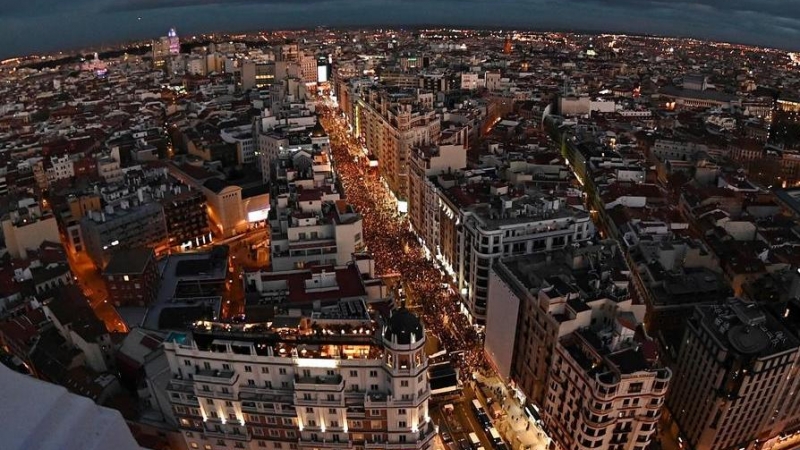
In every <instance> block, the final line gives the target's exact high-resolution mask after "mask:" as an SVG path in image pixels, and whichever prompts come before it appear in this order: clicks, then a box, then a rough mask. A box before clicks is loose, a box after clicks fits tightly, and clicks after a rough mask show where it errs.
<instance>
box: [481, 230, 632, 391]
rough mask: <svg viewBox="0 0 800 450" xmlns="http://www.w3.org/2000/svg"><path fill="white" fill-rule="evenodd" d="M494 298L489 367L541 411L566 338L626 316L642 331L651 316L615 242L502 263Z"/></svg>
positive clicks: (492, 283) (495, 271)
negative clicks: (638, 300) (632, 287)
mask: <svg viewBox="0 0 800 450" xmlns="http://www.w3.org/2000/svg"><path fill="white" fill-rule="evenodd" d="M489 295H490V296H491V298H492V304H491V305H490V308H489V311H488V312H489V314H488V317H487V324H486V341H485V352H486V356H487V359H488V361H489V362H490V364H492V365H493V366H494V367H495V369H496V370H497V372H498V374H499V375H500V376H501V377H502V378H504V379H505V380H506V381H508V382H513V383H514V384H515V385H516V386H517V388H518V390H519V391H520V392H521V393H522V394H523V395H524V396H525V397H527V398H529V399H531V400H532V401H534V402H535V403H538V404H542V403H543V402H544V398H545V396H546V388H547V383H548V378H547V377H548V371H549V366H550V364H549V362H548V361H549V360H550V358H552V355H553V354H554V353H555V348H556V346H557V344H558V340H559V339H560V338H562V337H564V336H566V335H568V334H570V333H572V332H573V331H576V330H578V329H580V328H584V327H589V326H591V325H595V324H597V323H598V322H600V323H606V324H609V323H612V322H613V320H614V316H615V315H621V314H623V313H624V314H625V315H628V314H632V315H633V318H631V320H632V321H634V322H635V323H640V322H641V321H642V320H643V319H644V316H645V309H646V308H645V306H644V305H637V304H634V303H633V300H632V299H631V296H630V291H629V270H628V268H627V265H626V264H625V259H624V256H623V255H622V252H621V251H620V249H619V247H618V245H617V243H616V241H612V240H608V241H601V242H599V243H597V244H590V243H583V244H577V245H570V246H568V247H566V248H564V249H560V250H556V251H551V252H540V253H534V254H529V255H519V256H514V257H507V258H502V259H500V260H499V261H498V262H497V263H496V264H495V265H494V266H493V268H492V271H491V273H490V280H489ZM629 318H630V317H629Z"/></svg>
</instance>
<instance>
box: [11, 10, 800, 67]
mask: <svg viewBox="0 0 800 450" xmlns="http://www.w3.org/2000/svg"><path fill="white" fill-rule="evenodd" d="M1 3H2V7H0V58H5V57H10V56H21V55H25V54H29V53H32V52H45V51H53V50H66V49H70V48H75V47H80V46H87V45H94V44H102V43H114V42H120V41H125V40H130V39H139V38H153V37H156V36H160V35H164V34H165V33H166V31H167V30H168V29H169V28H170V27H172V26H175V27H176V28H177V29H178V33H179V34H182V35H187V34H188V35H191V34H192V33H198V32H212V31H252V30H258V29H275V28H298V27H310V26H316V25H327V26H353V25H364V26H371V25H432V24H440V25H445V26H450V25H454V26H465V27H466V26H473V27H480V26H486V27H518V28H531V29H541V30H593V31H618V32H630V33H652V34H663V35H672V36H694V37H699V38H709V39H716V40H723V41H733V42H743V43H749V44H757V45H765V46H771V47H779V48H785V49H792V50H797V49H800V0H700V1H691V2H681V1H680V0H672V1H670V0H394V1H390V0H20V1H11V0H8V1H6V0H3V1H2V2H1Z"/></svg>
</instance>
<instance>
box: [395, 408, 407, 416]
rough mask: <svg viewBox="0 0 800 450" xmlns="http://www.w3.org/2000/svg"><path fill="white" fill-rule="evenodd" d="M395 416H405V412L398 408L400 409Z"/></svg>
mask: <svg viewBox="0 0 800 450" xmlns="http://www.w3.org/2000/svg"><path fill="white" fill-rule="evenodd" d="M397 414H399V415H401V416H405V415H406V410H405V409H403V408H400V409H398V410H397Z"/></svg>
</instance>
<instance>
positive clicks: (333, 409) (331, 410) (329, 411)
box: [328, 408, 336, 414]
mask: <svg viewBox="0 0 800 450" xmlns="http://www.w3.org/2000/svg"><path fill="white" fill-rule="evenodd" d="M328 414H336V408H328Z"/></svg>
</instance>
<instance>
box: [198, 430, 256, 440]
mask: <svg viewBox="0 0 800 450" xmlns="http://www.w3.org/2000/svg"><path fill="white" fill-rule="evenodd" d="M203 434H204V435H205V436H206V437H207V438H214V439H234V440H237V441H247V440H250V437H249V436H248V435H247V433H232V432H227V431H225V430H224V429H223V431H216V430H209V429H205V430H203Z"/></svg>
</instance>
